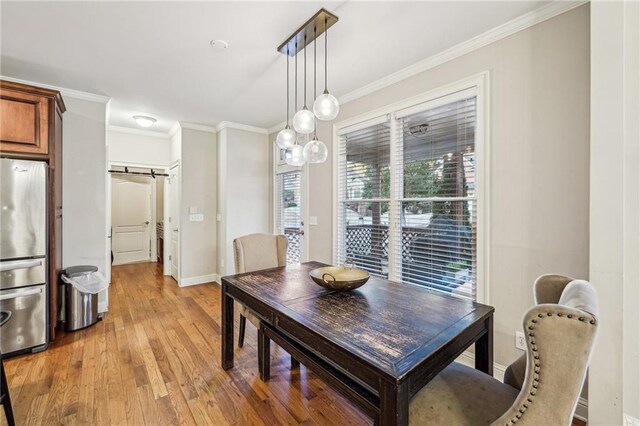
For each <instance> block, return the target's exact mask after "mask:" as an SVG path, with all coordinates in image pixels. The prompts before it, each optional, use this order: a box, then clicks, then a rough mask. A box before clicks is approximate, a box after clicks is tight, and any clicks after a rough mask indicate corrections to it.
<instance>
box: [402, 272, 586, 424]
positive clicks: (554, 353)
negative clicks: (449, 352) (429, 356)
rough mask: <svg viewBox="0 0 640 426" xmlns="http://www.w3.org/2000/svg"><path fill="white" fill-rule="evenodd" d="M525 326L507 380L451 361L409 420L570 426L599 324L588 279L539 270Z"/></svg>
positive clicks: (411, 409) (415, 403) (425, 391)
mask: <svg viewBox="0 0 640 426" xmlns="http://www.w3.org/2000/svg"><path fill="white" fill-rule="evenodd" d="M534 296H535V302H536V305H535V306H533V307H532V308H530V309H529V310H528V311H527V312H526V314H525V315H524V319H523V320H522V325H523V328H524V331H525V336H526V337H527V351H526V352H525V353H524V354H523V355H522V356H521V357H520V358H519V359H518V360H516V361H515V362H514V363H513V364H511V365H510V366H509V367H508V368H507V370H506V372H505V377H504V383H502V382H500V381H498V380H496V379H494V378H493V377H491V376H489V375H487V374H484V373H482V372H479V371H477V370H474V369H472V368H470V367H465V366H463V365H460V364H457V363H453V364H452V365H450V366H449V367H447V368H445V369H444V370H443V371H442V372H441V373H440V374H439V375H438V376H436V378H434V379H433V380H432V381H431V382H429V383H428V384H427V385H426V386H425V387H424V388H423V389H421V390H420V391H419V392H418V393H417V394H416V395H415V396H414V398H413V399H412V400H411V403H410V406H409V424H410V425H414V426H415V425H427V424H429V425H489V424H491V425H536V426H537V425H570V424H571V420H572V418H573V412H574V410H575V407H576V404H577V402H578V398H579V396H580V391H581V389H582V384H583V382H584V378H585V374H586V371H587V366H588V363H589V357H590V355H591V350H592V348H593V344H594V341H595V336H596V330H597V328H598V322H597V316H598V301H597V298H596V293H595V290H594V288H593V286H592V285H591V284H590V283H588V282H587V281H583V280H574V279H573V278H570V277H566V276H563V275H543V276H541V277H539V278H538V279H537V280H536V282H535V284H534Z"/></svg>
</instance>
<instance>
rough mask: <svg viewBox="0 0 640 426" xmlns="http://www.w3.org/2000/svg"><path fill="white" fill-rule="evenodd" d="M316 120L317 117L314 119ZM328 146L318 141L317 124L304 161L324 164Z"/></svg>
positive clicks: (314, 87)
mask: <svg viewBox="0 0 640 426" xmlns="http://www.w3.org/2000/svg"><path fill="white" fill-rule="evenodd" d="M313 35H314V38H313V97H314V98H315V97H316V86H317V83H316V37H315V36H316V28H314V29H313ZM314 120H315V117H314ZM328 155H329V153H328V152H327V146H326V145H325V144H324V142H322V141H320V140H318V123H315V126H314V130H313V138H312V139H311V140H310V141H309V142H308V143H307V144H306V145H305V146H304V159H305V161H307V162H308V163H310V164H318V163H324V162H325V161H327V156H328Z"/></svg>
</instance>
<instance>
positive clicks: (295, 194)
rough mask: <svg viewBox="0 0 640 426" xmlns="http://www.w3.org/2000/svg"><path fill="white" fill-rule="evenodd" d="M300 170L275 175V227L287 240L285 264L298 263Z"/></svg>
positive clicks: (300, 231)
mask: <svg viewBox="0 0 640 426" xmlns="http://www.w3.org/2000/svg"><path fill="white" fill-rule="evenodd" d="M300 182H301V172H300V171H297V170H296V171H291V172H286V173H280V174H278V175H277V176H276V186H277V188H276V191H277V192H276V194H277V201H276V228H277V232H278V233H279V234H284V235H285V236H286V237H287V240H288V242H289V245H288V248H287V264H292V263H300V248H301V247H300V238H301V236H302V229H301V223H302V216H301V211H300V206H301V197H300V195H301V185H300Z"/></svg>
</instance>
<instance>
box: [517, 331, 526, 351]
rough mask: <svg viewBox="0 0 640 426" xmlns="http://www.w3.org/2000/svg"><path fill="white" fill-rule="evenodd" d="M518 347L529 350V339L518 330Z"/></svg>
mask: <svg viewBox="0 0 640 426" xmlns="http://www.w3.org/2000/svg"><path fill="white" fill-rule="evenodd" d="M516 348H517V349H520V350H521V351H526V350H527V339H525V337H524V333H523V332H522V331H516Z"/></svg>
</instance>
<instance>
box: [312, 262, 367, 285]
mask: <svg viewBox="0 0 640 426" xmlns="http://www.w3.org/2000/svg"><path fill="white" fill-rule="evenodd" d="M309 275H310V276H311V279H312V280H313V281H314V282H315V283H316V284H318V285H319V286H321V287H324V288H326V289H329V290H340V291H347V290H354V289H356V288H358V287H361V286H363V285H364V284H365V283H366V282H367V281H368V280H369V273H368V272H367V271H363V270H362V269H357V268H345V267H344V266H325V267H323V268H317V269H314V270H312V271H310V272H309Z"/></svg>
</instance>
